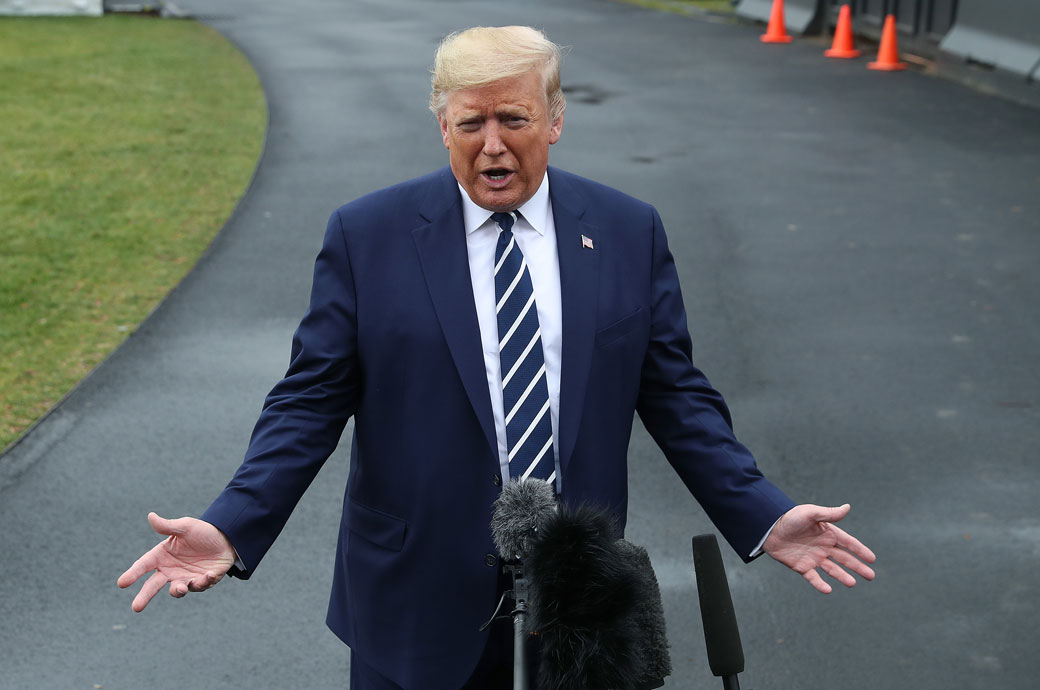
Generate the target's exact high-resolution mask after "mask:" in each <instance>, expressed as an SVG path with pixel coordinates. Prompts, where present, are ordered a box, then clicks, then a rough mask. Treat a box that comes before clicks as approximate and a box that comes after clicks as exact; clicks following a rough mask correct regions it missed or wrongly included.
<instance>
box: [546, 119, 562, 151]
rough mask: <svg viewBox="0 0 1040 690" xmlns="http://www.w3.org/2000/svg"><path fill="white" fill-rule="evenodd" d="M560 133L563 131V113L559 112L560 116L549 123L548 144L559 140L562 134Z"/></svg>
mask: <svg viewBox="0 0 1040 690" xmlns="http://www.w3.org/2000/svg"><path fill="white" fill-rule="evenodd" d="M562 133H563V113H560V116H559V117H558V118H556V119H555V120H553V121H552V124H551V125H549V143H550V144H555V143H556V142H558V141H559V140H560V134H562Z"/></svg>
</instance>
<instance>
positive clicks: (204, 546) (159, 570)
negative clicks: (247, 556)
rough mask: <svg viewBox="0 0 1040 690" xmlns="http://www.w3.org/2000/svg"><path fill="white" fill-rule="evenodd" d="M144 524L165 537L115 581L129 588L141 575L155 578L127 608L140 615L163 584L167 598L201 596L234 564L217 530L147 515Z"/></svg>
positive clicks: (232, 551) (231, 549)
mask: <svg viewBox="0 0 1040 690" xmlns="http://www.w3.org/2000/svg"><path fill="white" fill-rule="evenodd" d="M148 523H149V524H150V525H151V526H152V529H154V530H155V531H156V532H158V533H159V534H164V535H168V537H167V538H166V539H164V540H163V541H161V542H159V543H158V544H156V545H155V547H154V548H153V549H152V550H151V551H149V552H148V553H146V554H145V555H143V556H141V557H140V558H138V559H137V562H136V563H134V564H133V565H132V566H130V568H129V569H128V570H127V571H126V572H125V573H123V574H122V575H120V576H119V579H118V580H117V581H116V584H118V585H119V586H120V587H129V586H130V585H132V584H134V583H135V582H137V580H138V578H140V577H141V576H142V575H144V574H145V573H150V572H152V571H153V570H154V571H155V574H154V575H152V576H151V577H150V578H148V581H147V582H145V583H144V586H143V587H141V591H140V592H138V593H137V596H136V597H134V603H133V604H131V608H133V610H134V611H137V612H138V613H140V612H141V611H143V610H144V607H145V606H147V605H148V602H149V601H151V600H152V597H154V596H155V595H156V594H157V593H158V592H159V590H161V589H162V588H163V585H165V584H166V583H167V582H169V583H170V596H172V597H178V598H180V597H183V596H184V595H185V594H187V593H188V592H202V591H205V590H207V589H209V588H210V587H212V586H213V585H215V584H217V583H218V582H220V579H221V578H222V577H224V574H225V573H226V572H227V571H228V570H229V569H230V568H231V566H232V565H234V563H235V549H234V547H233V546H231V542H230V541H228V538H227V537H225V536H224V533H223V532H221V531H220V530H219V529H217V528H216V527H214V526H213V525H211V524H209V523H208V522H204V521H202V520H198V519H196V518H191V517H183V518H180V519H177V520H167V519H166V518H162V517H159V516H158V515H156V514H155V513H148Z"/></svg>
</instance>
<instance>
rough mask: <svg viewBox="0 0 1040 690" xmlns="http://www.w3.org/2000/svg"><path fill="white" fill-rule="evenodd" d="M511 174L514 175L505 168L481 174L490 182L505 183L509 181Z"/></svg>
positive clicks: (493, 169)
mask: <svg viewBox="0 0 1040 690" xmlns="http://www.w3.org/2000/svg"><path fill="white" fill-rule="evenodd" d="M511 174H512V173H511V172H510V171H509V170H506V169H505V168H492V169H491V170H485V171H484V172H483V173H481V175H483V176H484V177H485V178H486V179H487V180H489V181H490V182H505V181H506V180H507V179H509V176H510V175H511Z"/></svg>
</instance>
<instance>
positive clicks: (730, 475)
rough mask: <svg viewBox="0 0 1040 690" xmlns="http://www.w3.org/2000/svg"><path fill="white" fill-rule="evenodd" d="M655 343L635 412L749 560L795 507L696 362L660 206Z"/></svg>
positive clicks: (655, 268) (653, 288) (655, 254)
mask: <svg viewBox="0 0 1040 690" xmlns="http://www.w3.org/2000/svg"><path fill="white" fill-rule="evenodd" d="M652 261H653V266H652V270H651V324H650V344H649V347H648V350H647V354H646V358H645V360H644V362H643V367H642V374H641V381H640V391H639V398H638V401H637V404H636V410H637V412H638V413H639V417H640V419H641V420H642V421H643V424H644V425H645V426H646V428H647V430H648V431H649V432H650V434H651V436H653V438H654V440H655V441H656V442H657V444H658V446H660V447H661V450H662V451H663V452H664V454H665V457H666V458H667V459H668V462H670V463H671V464H672V466H673V467H674V468H675V470H676V472H678V474H679V476H680V478H681V479H682V481H683V483H685V484H686V486H687V488H689V490H690V492H691V493H692V494H693V495H694V497H695V498H696V499H697V501H698V502H699V503H700V504H701V506H702V507H703V508H704V510H705V512H706V513H707V514H708V517H709V518H710V519H711V521H712V522H713V523H714V524H715V526H716V527H717V528H718V529H719V531H720V532H722V535H723V536H724V537H725V538H726V540H727V541H728V542H729V544H730V546H732V547H733V549H734V550H735V551H736V552H737V553H738V554H739V555H740V557H741V558H743V559H744V560H745V561H749V560H751V552H752V550H754V549H755V547H756V545H758V543H759V542H760V541H761V539H762V537H763V536H764V535H765V534H766V532H767V531H768V530H769V529H770V528H771V527H772V525H773V523H774V522H776V520H777V518H779V517H780V516H781V515H783V514H784V513H785V512H787V511H788V510H789V509H790V508H792V507H793V506H794V502H793V501H791V499H790V498H788V497H787V496H786V495H785V494H784V493H783V492H782V491H781V490H780V489H778V488H777V487H776V486H774V485H773V484H772V483H770V482H769V481H768V480H767V479H766V478H765V477H764V476H763V475H762V473H761V472H760V471H759V469H758V466H757V465H756V463H755V459H754V457H753V456H752V455H751V452H750V451H749V450H748V449H747V448H746V447H744V445H743V444H741V443H740V442H739V441H737V439H736V437H735V436H734V434H733V424H732V420H731V419H730V413H729V409H728V408H727V406H726V403H725V401H724V400H723V399H722V395H720V394H719V393H718V391H716V390H715V389H714V388H712V387H711V384H710V383H709V382H708V379H707V378H706V377H705V376H704V374H703V373H701V372H700V371H699V370H698V369H697V368H696V367H695V366H694V365H693V361H692V343H691V341H690V334H689V331H688V329H687V323H686V310H685V308H684V306H683V301H682V293H681V291H680V289H679V277H678V274H677V273H676V270H675V262H674V260H673V259H672V255H671V253H670V252H669V251H668V242H667V240H666V239H665V234H664V227H663V225H662V223H661V218H660V216H658V214H657V211H656V210H654V211H653V250H652Z"/></svg>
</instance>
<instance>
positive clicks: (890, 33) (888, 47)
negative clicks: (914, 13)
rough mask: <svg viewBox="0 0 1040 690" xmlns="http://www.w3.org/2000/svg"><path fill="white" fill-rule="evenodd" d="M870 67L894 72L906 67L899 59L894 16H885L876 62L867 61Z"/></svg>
mask: <svg viewBox="0 0 1040 690" xmlns="http://www.w3.org/2000/svg"><path fill="white" fill-rule="evenodd" d="M867 67H869V68H870V69H877V70H881V71H882V72H895V71H896V70H901V69H906V63H905V62H900V61H899V42H898V40H897V39H896V16H895V15H894V14H890V15H888V16H887V17H885V28H884V29H883V30H882V31H881V45H880V46H879V47H878V56H877V61H876V62H870V63H867Z"/></svg>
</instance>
